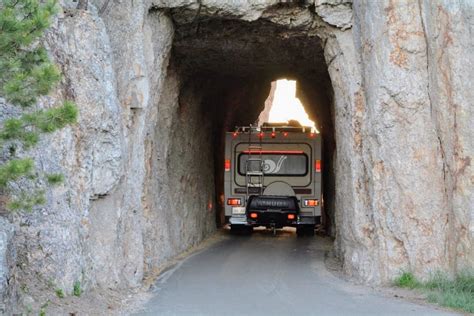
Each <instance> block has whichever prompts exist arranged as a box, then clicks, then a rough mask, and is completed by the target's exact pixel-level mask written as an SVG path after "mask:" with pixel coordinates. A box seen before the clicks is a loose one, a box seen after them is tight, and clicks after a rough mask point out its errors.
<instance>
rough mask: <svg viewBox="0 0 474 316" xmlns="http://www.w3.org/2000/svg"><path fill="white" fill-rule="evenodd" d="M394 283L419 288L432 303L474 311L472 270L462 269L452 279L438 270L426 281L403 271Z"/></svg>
mask: <svg viewBox="0 0 474 316" xmlns="http://www.w3.org/2000/svg"><path fill="white" fill-rule="evenodd" d="M394 284H395V285H397V286H399V287H405V288H410V289H415V288H417V289H420V290H422V291H423V292H425V293H426V296H427V299H428V301H430V302H432V303H437V304H439V305H442V306H445V307H451V308H456V309H460V310H463V311H466V312H469V313H474V272H473V271H463V272H461V273H459V274H458V275H457V276H456V277H455V278H454V279H450V278H448V277H447V276H446V275H445V274H443V273H440V272H438V273H435V274H433V275H432V276H431V278H430V279H429V280H428V281H426V282H419V281H417V280H416V278H415V277H414V276H413V274H411V273H409V272H404V273H402V274H401V275H400V277H398V278H396V279H395V281H394Z"/></svg>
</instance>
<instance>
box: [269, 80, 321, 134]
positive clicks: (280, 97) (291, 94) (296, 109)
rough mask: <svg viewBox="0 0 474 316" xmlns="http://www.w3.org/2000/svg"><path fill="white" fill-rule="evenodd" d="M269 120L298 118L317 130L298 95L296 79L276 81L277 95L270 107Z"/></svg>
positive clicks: (301, 122)
mask: <svg viewBox="0 0 474 316" xmlns="http://www.w3.org/2000/svg"><path fill="white" fill-rule="evenodd" d="M268 120H269V122H286V121H288V120H297V121H298V122H300V124H301V125H303V126H311V127H313V128H314V129H315V130H316V131H317V129H316V125H315V123H314V122H313V121H311V120H310V119H309V117H308V114H306V112H305V110H304V107H303V104H301V101H300V100H299V99H298V98H297V97H296V81H295V80H286V79H279V80H277V81H276V89H275V95H274V97H273V104H272V107H271V109H270V114H269V119H268Z"/></svg>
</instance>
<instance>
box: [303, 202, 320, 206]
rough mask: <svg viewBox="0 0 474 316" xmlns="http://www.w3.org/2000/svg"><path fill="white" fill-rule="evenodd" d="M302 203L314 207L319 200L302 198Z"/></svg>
mask: <svg viewBox="0 0 474 316" xmlns="http://www.w3.org/2000/svg"><path fill="white" fill-rule="evenodd" d="M303 205H304V206H308V207H314V206H318V205H319V201H318V200H304V201H303Z"/></svg>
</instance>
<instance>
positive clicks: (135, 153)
mask: <svg viewBox="0 0 474 316" xmlns="http://www.w3.org/2000/svg"><path fill="white" fill-rule="evenodd" d="M104 3H105V2H103V1H95V2H94V3H91V5H90V8H89V10H88V11H83V10H76V9H75V8H74V7H75V4H74V3H73V2H68V1H66V2H63V3H62V5H63V7H64V8H65V10H64V12H62V13H61V14H60V16H59V17H58V19H57V20H56V21H55V24H54V26H53V28H52V29H51V31H50V32H49V33H48V35H47V37H46V43H47V44H48V47H49V51H50V52H51V55H52V56H53V58H54V59H55V60H56V61H57V63H58V64H59V65H60V67H61V69H62V71H63V74H64V78H63V82H62V84H61V86H60V87H59V88H58V90H57V91H56V92H55V93H54V94H52V95H51V96H50V97H48V98H45V99H44V100H42V103H41V105H42V106H48V105H50V104H54V102H55V101H57V100H62V99H64V98H66V97H67V98H70V99H73V100H74V101H75V102H76V103H77V104H78V106H79V108H80V118H79V123H78V124H77V125H76V126H74V127H71V128H67V129H65V130H64V131H61V132H58V133H56V134H55V135H54V137H46V138H45V139H44V140H43V142H42V145H41V146H39V147H38V148H37V149H35V151H34V152H33V155H34V156H35V157H37V163H38V166H39V167H40V168H41V170H45V171H49V172H51V171H60V172H63V173H64V175H65V177H66V182H65V183H64V184H63V185H62V186H60V187H58V188H54V189H51V190H50V191H48V192H47V198H48V202H47V204H46V205H45V206H43V207H40V208H38V209H37V210H35V211H34V212H33V213H31V214H18V213H17V214H4V215H3V216H2V221H1V225H2V231H3V232H4V234H2V235H1V236H0V237H1V238H2V245H6V246H2V249H0V250H2V253H1V255H2V260H0V264H2V267H1V270H0V272H1V278H0V280H3V285H2V287H1V288H2V289H3V293H2V295H4V297H6V300H7V302H9V303H8V304H7V306H10V307H12V306H20V305H21V304H26V303H25V302H30V301H31V299H33V298H34V300H36V301H37V302H39V301H41V299H40V298H41V297H42V296H45V295H46V296H47V295H49V294H48V293H50V292H51V291H48V290H47V284H50V282H54V284H55V285H56V286H57V287H61V288H64V289H66V290H67V292H69V289H72V285H73V283H74V282H75V281H77V280H79V281H81V283H82V284H83V288H84V289H85V290H86V291H88V290H91V289H95V288H131V287H136V286H140V284H141V282H142V280H143V278H144V277H145V276H146V275H147V274H150V273H152V272H153V270H155V269H157V268H158V267H159V266H160V265H161V264H162V263H164V262H166V261H167V259H168V258H170V257H172V256H173V255H175V254H177V253H178V252H180V251H182V250H184V249H185V248H187V247H188V246H190V245H192V244H195V243H197V242H199V240H201V239H202V238H203V237H205V236H206V235H208V234H209V233H210V232H212V230H213V227H212V225H211V222H212V220H211V218H212V216H214V215H213V214H212V213H211V212H209V213H207V212H208V211H209V207H208V205H207V202H208V200H209V199H211V198H212V197H213V196H214V195H213V194H214V193H213V191H212V190H209V188H211V189H213V184H212V183H211V181H214V180H213V179H212V172H210V173H206V175H207V176H210V178H206V179H204V180H203V181H205V185H202V186H199V183H201V182H198V181H201V177H202V174H200V173H191V174H188V173H187V172H185V171H186V170H187V169H186V168H187V167H188V164H190V163H192V162H193V157H194V154H195V153H196V151H198V148H197V144H195V143H194V140H195V139H196V138H195V134H196V130H199V132H198V134H197V138H199V139H203V138H206V137H208V136H209V135H208V134H206V132H205V130H207V129H206V128H203V129H202V130H201V129H199V128H198V129H196V128H197V127H198V126H201V124H204V126H206V125H205V124H206V122H204V121H202V120H200V119H199V118H200V116H201V115H202V113H203V112H200V111H201V110H202V108H200V107H199V106H197V104H198V103H199V100H202V97H203V95H202V94H201V93H200V92H199V89H198V88H196V87H194V86H193V85H191V86H187V84H188V83H187V82H184V81H183V78H182V77H180V74H179V73H176V72H174V71H175V69H173V63H171V66H170V62H169V60H170V56H171V46H172V41H173V34H174V31H173V30H174V28H175V26H176V25H177V24H179V20H176V19H174V18H173V19H172V18H170V16H169V10H170V8H171V9H173V8H174V9H179V8H180V7H182V8H184V9H183V12H184V14H186V13H189V14H190V16H195V15H196V14H197V12H198V11H199V14H202V15H204V16H206V17H212V16H216V15H218V16H220V17H221V16H225V17H226V18H231V19H236V20H239V19H240V20H245V21H251V20H256V19H258V18H260V17H262V16H263V17H264V18H265V19H266V20H267V21H271V22H272V23H276V24H278V25H281V26H285V27H287V26H288V25H289V24H292V25H295V24H297V25H299V26H302V27H304V28H305V29H306V30H307V32H309V33H311V34H313V35H314V34H317V35H318V36H319V37H321V38H322V39H324V54H325V59H326V64H327V67H328V71H329V75H330V78H331V83H332V89H333V93H334V98H333V103H332V105H331V106H332V110H331V112H332V113H334V114H333V115H334V131H335V152H334V155H333V157H334V162H333V163H334V174H335V201H334V203H335V204H334V205H335V206H334V208H335V224H336V250H337V253H338V255H339V256H340V257H341V258H342V260H343V265H344V271H345V272H346V273H347V274H348V275H351V276H353V277H354V278H356V279H357V280H360V281H363V282H370V283H380V282H388V281H390V280H391V279H392V278H393V277H394V276H395V275H396V274H398V273H399V272H400V270H401V269H405V270H412V271H413V272H414V273H415V274H416V275H417V276H420V277H426V276H427V275H428V274H429V273H430V272H432V271H435V270H442V271H446V272H448V273H450V274H452V273H455V272H456V271H458V270H460V269H463V268H466V267H472V266H473V265H474V262H473V260H474V255H473V247H472V241H473V230H474V227H473V213H472V212H473V209H474V208H473V200H472V199H473V186H472V167H471V158H470V157H472V154H473V152H472V150H473V148H474V146H473V143H472V139H473V137H472V128H471V127H470V125H469V123H470V122H471V121H472V117H473V116H472V106H471V105H470V103H469V102H470V100H472V99H473V96H472V89H469V86H468V85H469V83H470V82H472V81H473V78H472V76H473V74H472V72H470V70H469V69H470V68H469V67H466V66H465V65H466V64H468V60H469V58H471V59H472V51H473V49H472V48H473V47H472V46H473V45H472V40H471V39H470V38H469V37H468V36H469V35H468V34H470V33H469V32H466V31H465V30H466V29H468V30H470V32H471V33H472V25H473V23H472V16H473V14H472V12H473V8H472V5H470V4H469V3H467V2H466V3H462V2H461V3H456V4H452V3H448V2H443V1H440V2H439V4H438V5H437V6H432V5H430V3H429V1H421V2H420V3H419V4H418V3H415V2H413V3H412V2H410V3H398V2H396V3H394V2H390V3H379V2H372V1H367V2H364V1H361V2H355V3H354V4H353V5H352V4H351V2H350V1H343V2H341V3H339V4H338V5H334V4H329V2H326V1H322V2H320V4H318V5H317V6H303V7H300V5H298V4H294V5H293V4H289V5H287V6H284V7H278V6H277V7H276V6H275V3H276V2H275V3H274V2H273V1H268V2H266V3H260V4H259V5H255V6H252V5H250V4H247V5H243V4H239V3H234V2H232V3H231V4H228V3H226V4H222V3H220V2H216V1H214V2H213V1H209V2H207V1H201V2H200V3H201V5H198V4H197V3H191V4H189V3H188V2H186V3H184V2H180V1H172V2H171V3H167V2H166V1H158V2H156V1H155V3H154V4H153V5H152V4H151V3H148V2H147V1H134V2H129V1H124V2H120V3H114V4H113V5H109V6H108V7H104V9H103V10H101V15H99V14H98V10H97V9H96V8H95V6H96V7H97V8H102V5H103V4H104ZM94 5H95V6H94ZM353 14H354V17H353V18H352V15H353ZM290 17H291V18H290ZM352 24H353V26H352ZM201 88H202V87H201ZM6 106H7V105H5V104H2V108H5V107H6ZM180 111H181V112H180ZM187 111H189V112H187ZM180 113H181V114H180ZM170 124H176V125H177V126H181V127H183V129H181V130H176V129H173V128H171V129H166V128H164V127H166V126H171V125H170ZM185 126H188V128H186V127H185ZM209 139H215V138H213V137H209ZM183 145H184V146H186V147H185V148H183ZM200 145H202V146H203V148H204V149H205V151H206V152H208V151H209V150H212V144H211V143H210V142H204V143H203V144H200ZM187 148H189V149H190V150H189V151H187V150H186V149H187ZM158 157H160V159H161V160H157V158H158ZM207 159H209V161H213V158H212V155H210V156H206V157H201V158H200V161H206V160H207ZM203 168H204V169H203V170H204V171H205V170H207V169H209V168H211V169H212V166H211V165H210V164H205V165H204V166H203ZM175 169H177V172H176V174H174V173H173V170H175ZM204 171H203V172H204ZM208 171H209V170H208ZM187 190H188V191H187ZM182 191H183V192H184V191H186V192H191V193H192V194H190V195H189V197H190V198H189V199H181V198H182V197H183V196H182V195H181V193H182ZM204 204H206V208H205V210H203V208H202V205H204ZM180 206H183V207H182V208H180ZM171 208H177V209H178V211H177V212H176V213H172V210H171ZM203 211H204V212H205V214H202V212H203ZM167 212H168V213H167ZM209 214H212V216H211V215H209ZM201 215H203V216H201ZM173 216H174V217H173ZM183 217H184V218H186V219H187V222H184V220H183ZM176 223H178V225H177V224H176ZM173 227H174V228H173ZM183 227H184V228H185V229H186V228H188V229H189V231H188V232H187V233H185V234H183V235H181V234H180V232H179V231H178V230H177V229H178V228H179V229H181V228H183ZM175 228H176V230H175ZM25 285H28V287H30V288H29V289H28V291H25V290H24V289H25V287H24V286H25ZM45 288H46V290H45ZM51 293H52V292H51ZM51 293H50V294H51ZM51 295H54V294H51Z"/></svg>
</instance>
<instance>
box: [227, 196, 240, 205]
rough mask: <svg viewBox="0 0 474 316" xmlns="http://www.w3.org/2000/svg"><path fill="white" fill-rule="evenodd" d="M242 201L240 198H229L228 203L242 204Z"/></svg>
mask: <svg viewBox="0 0 474 316" xmlns="http://www.w3.org/2000/svg"><path fill="white" fill-rule="evenodd" d="M241 203H242V201H241V200H240V199H238V198H230V199H227V205H233V206H238V205H241Z"/></svg>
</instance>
